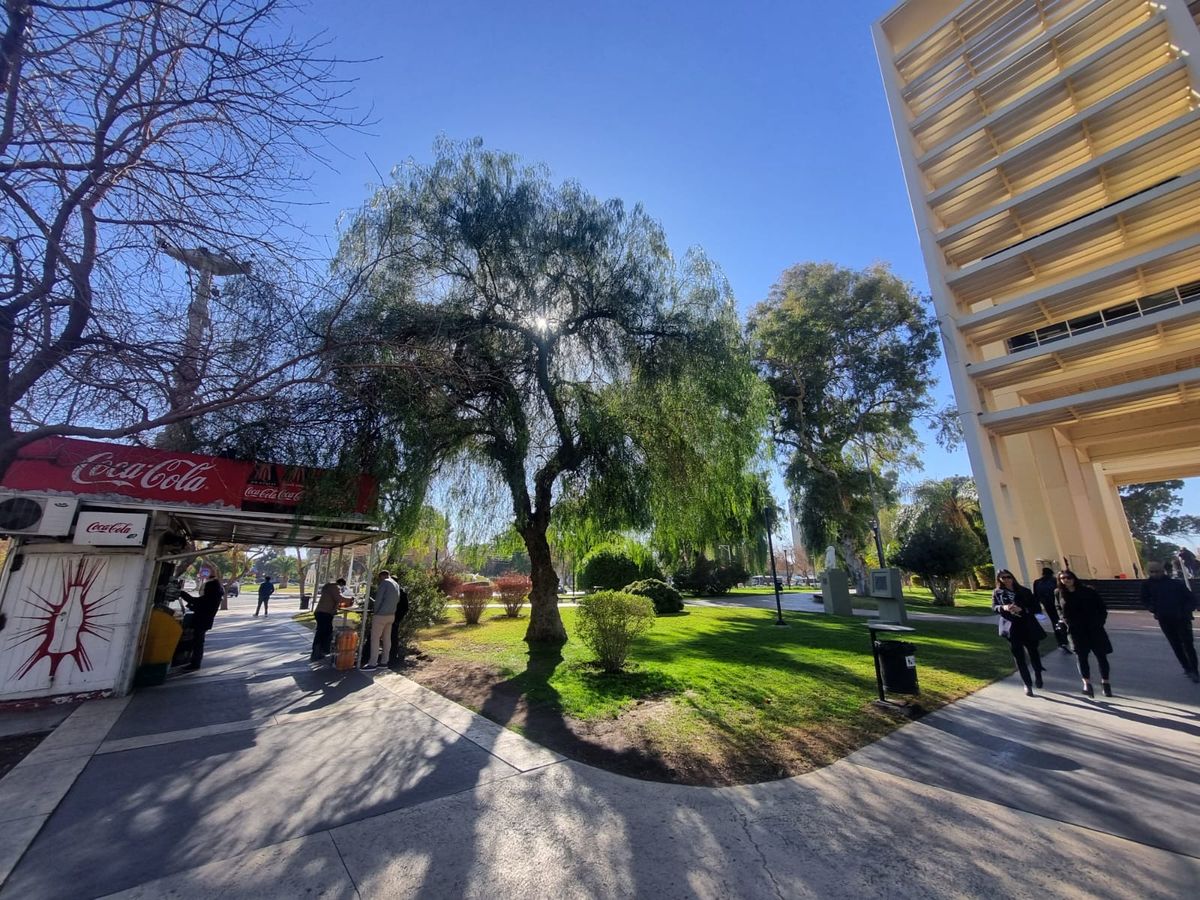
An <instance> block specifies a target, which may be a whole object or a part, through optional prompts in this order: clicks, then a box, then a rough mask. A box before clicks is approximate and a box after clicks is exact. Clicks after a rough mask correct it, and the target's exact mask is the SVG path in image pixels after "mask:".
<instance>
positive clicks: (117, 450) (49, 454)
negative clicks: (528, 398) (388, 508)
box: [0, 437, 375, 515]
mask: <svg viewBox="0 0 1200 900" xmlns="http://www.w3.org/2000/svg"><path fill="white" fill-rule="evenodd" d="M328 474H329V473H327V472H324V471H323V470H321V469H305V468H300V467H298V466H282V465H279V464H277V463H263V462H247V461H244V460H236V459H222V458H220V457H216V456H198V455H196V454H193V453H173V452H170V451H166V450H152V449H149V448H146V447H127V446H124V445H122V444H103V443H99V442H97V441H79V440H74V439H72V438H59V437H51V438H42V439H41V440H38V441H34V442H33V443H31V444H29V445H27V446H26V447H24V448H22V449H21V451H20V453H19V455H18V457H17V459H16V461H15V462H14V463H13V464H12V465H11V466H9V468H8V471H7V472H6V473H5V474H4V477H3V479H0V487H6V488H10V489H12V490H18V491H31V492H39V493H45V492H50V493H56V492H61V493H71V494H81V495H106V494H107V495H117V496H121V497H137V498H138V499H141V500H153V501H159V502H162V503H166V504H169V505H177V504H183V505H187V506H203V507H216V508H222V509H234V510H244V511H248V512H274V513H290V512H295V511H296V510H297V508H298V507H299V505H300V503H301V501H303V500H304V498H305V496H306V493H307V492H308V491H310V490H311V489H312V488H313V486H314V485H315V484H316V483H317V482H318V481H320V480H321V478H322V476H323V475H328ZM345 494H347V495H348V496H341V495H340V493H338V492H331V491H329V490H323V491H322V494H321V498H320V504H319V505H320V512H321V513H322V514H326V515H328V514H335V513H336V514H341V515H345V514H351V513H359V514H362V513H366V512H368V511H369V510H370V509H371V506H372V504H373V502H374V494H375V484H374V481H373V480H372V479H370V478H367V477H365V476H364V477H362V478H359V479H358V480H357V483H356V484H355V485H354V486H353V487H352V488H351V489H349V490H347V491H345Z"/></svg>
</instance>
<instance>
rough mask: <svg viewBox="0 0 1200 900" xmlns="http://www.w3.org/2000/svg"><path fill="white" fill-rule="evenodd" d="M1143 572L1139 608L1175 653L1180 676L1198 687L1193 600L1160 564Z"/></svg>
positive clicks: (1194, 602)
mask: <svg viewBox="0 0 1200 900" xmlns="http://www.w3.org/2000/svg"><path fill="white" fill-rule="evenodd" d="M1146 569H1147V574H1148V575H1149V576H1150V577H1149V578H1148V579H1147V580H1146V581H1144V582H1142V606H1144V607H1146V609H1148V610H1150V612H1152V613H1154V618H1155V619H1157V620H1158V627H1159V628H1161V629H1162V633H1163V634H1164V635H1166V638H1167V642H1168V643H1169V644H1170V645H1171V649H1172V650H1174V651H1175V658H1176V659H1178V660H1179V664H1180V665H1181V666H1183V673H1184V674H1185V675H1187V676H1188V678H1190V679H1192V681H1195V682H1197V683H1200V671H1197V667H1196V641H1195V637H1194V636H1193V634H1192V613H1193V612H1195V610H1196V598H1195V596H1194V595H1193V594H1192V592H1191V591H1189V590H1188V589H1187V588H1186V587H1185V586H1184V584H1183V582H1182V581H1175V580H1173V579H1171V578H1168V577H1167V573H1166V567H1165V566H1163V564H1162V563H1161V562H1158V561H1155V562H1152V563H1150V564H1149V565H1148V566H1147V567H1146Z"/></svg>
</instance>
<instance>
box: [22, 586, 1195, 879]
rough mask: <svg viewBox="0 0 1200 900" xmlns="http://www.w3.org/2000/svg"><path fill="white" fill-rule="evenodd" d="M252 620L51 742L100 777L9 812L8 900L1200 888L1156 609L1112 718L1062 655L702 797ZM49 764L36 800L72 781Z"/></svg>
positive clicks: (233, 625) (1190, 772)
mask: <svg viewBox="0 0 1200 900" xmlns="http://www.w3.org/2000/svg"><path fill="white" fill-rule="evenodd" d="M234 606H235V608H234V610H231V611H230V612H229V613H222V614H221V616H220V617H219V618H218V623H219V627H218V628H217V629H216V630H215V631H214V633H213V634H212V636H211V638H210V647H211V654H210V655H209V656H207V657H206V666H205V669H204V670H202V671H201V672H200V673H196V674H193V675H188V676H184V677H182V678H179V679H177V680H174V681H173V682H172V683H171V684H170V685H169V686H165V687H162V688H157V689H153V690H147V691H142V692H139V693H138V694H137V695H135V696H134V697H133V698H132V700H121V701H102V702H100V703H94V704H85V705H84V706H83V707H81V708H80V710H79V711H77V712H76V713H75V714H74V715H72V717H71V718H70V719H68V720H67V722H66V723H65V724H64V725H63V726H61V728H60V729H59V731H56V732H55V735H52V736H51V738H48V739H47V742H50V741H52V740H54V738H57V737H58V736H59V734H60V733H65V735H66V736H65V737H64V738H62V739H61V740H60V741H59V742H58V747H57V751H55V747H54V746H51V748H50V750H51V752H58V753H59V754H63V753H66V754H67V755H68V756H69V757H70V759H69V762H70V766H69V767H68V768H74V767H76V766H78V771H77V772H76V775H75V776H72V777H73V778H74V781H73V784H68V785H67V787H68V788H69V790H65V796H63V797H62V798H61V802H58V800H54V801H53V802H50V801H49V800H47V801H45V802H43V803H42V805H41V806H38V807H37V811H36V812H29V810H26V812H27V813H28V815H23V816H10V822H9V823H8V824H6V825H5V826H4V827H5V829H11V830H12V831H21V830H22V829H23V830H24V831H26V832H28V831H30V830H33V831H34V832H35V833H36V838H34V839H33V841H32V844H30V845H29V847H28V850H27V851H25V852H24V854H23V856H22V857H21V858H20V862H19V863H17V864H16V867H15V868H14V869H13V871H12V873H11V875H10V876H9V877H8V880H7V881H6V882H5V883H4V886H3V890H2V891H0V897H98V896H105V895H114V894H115V895H117V896H122V897H145V898H160V897H222V898H225V897H247V898H250V897H254V898H269V897H280V898H284V897H287V898H292V897H297V896H306V897H347V898H350V897H364V898H385V897H429V898H440V897H488V898H506V897H520V898H526V897H555V898H573V897H629V896H635V895H637V896H648V897H649V896H653V897H656V898H658V897H664V898H670V897H680V898H682V897H753V898H757V897H789V898H790V897H820V898H840V897H855V898H858V897H875V896H883V897H963V896H987V897H1039V898H1042V897H1059V896H1088V897H1129V898H1134V897H1136V898H1151V897H1163V898H1168V897H1171V898H1177V897H1183V896H1192V895H1194V892H1195V889H1196V885H1197V884H1200V753H1198V752H1197V747H1198V746H1200V742H1198V741H1197V737H1200V687H1198V686H1196V685H1193V684H1191V682H1189V681H1187V680H1185V679H1184V678H1183V677H1182V676H1181V675H1179V674H1177V673H1176V672H1175V667H1174V663H1173V662H1172V663H1170V664H1168V662H1167V654H1168V652H1169V651H1168V650H1167V647H1166V644H1165V641H1164V640H1163V638H1162V637H1161V635H1160V634H1158V632H1157V629H1156V628H1154V626H1153V623H1152V622H1150V621H1149V620H1148V619H1147V618H1146V617H1144V616H1142V615H1140V614H1114V615H1113V617H1112V626H1113V627H1112V633H1113V639H1114V643H1115V644H1116V645H1117V651H1118V652H1117V654H1116V655H1115V656H1114V657H1113V662H1114V669H1115V671H1114V682H1115V684H1116V685H1117V688H1118V692H1119V694H1120V696H1119V697H1117V698H1114V699H1113V700H1111V701H1102V700H1100V699H1097V700H1096V701H1088V700H1087V699H1086V698H1082V697H1080V696H1079V695H1078V694H1077V693H1076V690H1077V682H1076V681H1075V678H1074V672H1073V664H1072V661H1071V657H1068V656H1063V655H1061V654H1059V653H1058V651H1054V655H1053V656H1049V657H1048V664H1049V671H1048V678H1047V689H1046V691H1045V692H1043V694H1042V696H1039V697H1038V698H1035V699H1029V698H1026V697H1024V696H1023V694H1022V693H1021V691H1020V689H1019V687H1018V685H1017V684H1016V683H1015V681H1014V680H1013V679H1007V680H1005V681H1003V682H999V683H997V684H995V685H992V686H991V687H989V688H986V689H985V690H983V691H980V692H979V693H978V694H976V695H974V696H973V697H971V698H969V699H967V700H965V701H963V702H960V703H958V704H955V705H954V706H952V707H949V708H947V709H945V710H943V711H941V712H938V713H935V714H933V715H930V716H927V717H925V718H924V719H922V720H921V721H919V722H916V723H913V724H910V725H908V726H906V727H904V728H902V729H900V730H899V731H898V732H896V733H894V734H893V735H891V736H889V737H888V738H885V739H884V740H882V741H879V742H877V743H876V744H874V745H871V746H869V747H867V748H864V749H863V750H861V751H859V752H858V753H855V754H853V755H851V756H850V757H848V758H846V759H845V760H842V761H841V762H839V763H837V764H835V765H832V766H829V767H827V768H825V769H822V770H820V771H818V772H814V773H812V774H810V775H806V776H802V777H799V778H793V779H788V780H785V781H779V782H772V783H767V784H761V785H754V786H748V787H741V788H722V789H704V788H689V787H680V786H674V785H663V784H653V783H647V782H639V781H634V780H631V779H627V778H623V777H620V776H616V775H611V774H609V773H606V772H601V771H599V770H596V769H592V768H589V767H587V766H583V765H579V764H577V763H573V762H569V761H564V760H562V759H561V758H559V757H557V756H555V755H554V754H552V753H549V752H548V751H545V750H543V749H541V748H539V747H537V746H536V745H533V744H531V743H529V742H527V741H525V740H524V739H523V738H521V737H520V736H519V735H516V734H513V733H512V732H508V731H504V730H503V729H499V728H498V727H497V726H495V725H493V724H492V723H489V722H486V721H484V720H481V719H479V717H477V716H474V715H473V714H471V713H469V712H467V711H466V710H463V709H462V708H461V707H458V706H456V705H455V704H453V703H450V702H449V701H446V700H444V699H443V698H441V697H439V696H437V695H436V694H432V693H431V692H429V691H426V690H425V689H423V688H421V687H419V686H418V685H415V684H414V683H412V682H410V681H408V680H407V679H405V678H402V677H400V676H398V675H395V674H393V673H387V674H380V675H376V676H375V677H374V678H369V677H368V676H366V675H364V674H362V673H357V672H352V673H347V674H345V675H339V674H337V673H333V672H330V671H328V670H324V669H318V670H315V671H314V670H312V669H310V667H309V666H308V665H307V664H306V662H305V656H306V653H307V643H308V641H307V634H305V633H301V632H299V631H297V627H296V626H295V625H293V624H292V623H290V622H288V621H287V619H286V616H285V615H283V614H282V613H283V610H279V611H278V612H277V613H276V614H275V615H272V616H271V618H270V619H267V620H263V619H261V618H260V619H254V618H252V617H250V616H249V615H247V614H246V612H245V611H242V610H248V609H250V608H252V604H246V603H238V602H235V604H234ZM250 642H253V643H250ZM106 704H107V705H106ZM89 710H94V712H90V713H89V712H88V711H89ZM85 713H87V715H86V716H85V715H84V714H85ZM77 716H78V717H81V718H80V720H79V723H78V724H75V723H76V717H77ZM89 717H90V718H89ZM100 720H105V722H106V724H104V725H103V726H102V725H100V724H98V723H99V722H100ZM72 728H74V729H75V730H74V732H73V733H74V735H75V736H74V737H71V734H72V732H71V729H72ZM101 728H103V729H104V730H105V733H104V734H102V735H100V736H99V737H97V732H98V731H99V730H101ZM64 729H65V730H66V731H65V732H64ZM44 746H45V744H43V747H44ZM77 747H84V748H87V747H92V749H91V750H84V751H79V752H73V751H72V748H77ZM40 753H42V748H41V747H39V748H38V750H36V751H35V752H34V754H32V755H31V756H30V757H29V758H28V759H27V760H26V761H25V763H23V764H22V767H23V768H24V770H25V772H26V773H27V774H26V775H25V776H23V777H25V779H26V787H28V780H29V779H30V778H31V777H36V774H37V773H39V772H42V771H45V770H46V769H47V766H52V765H53V764H54V762H53V757H51V758H50V759H46V760H41V759H39V758H38V754H40ZM81 754H82V755H81ZM18 771H20V769H18V770H14V774H16V773H17V772H18ZM12 777H13V775H10V776H9V777H8V778H5V779H4V780H3V781H0V808H6V804H5V802H4V800H5V796H4V795H5V790H6V787H7V786H8V785H9V779H11V778H12ZM14 784H16V782H14ZM18 786H19V785H18ZM47 807H48V808H47ZM18 811H19V810H18ZM39 819H40V821H39ZM34 822H37V823H38V824H37V828H33V825H32V824H31V823H34ZM14 861H15V860H14Z"/></svg>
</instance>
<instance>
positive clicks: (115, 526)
mask: <svg viewBox="0 0 1200 900" xmlns="http://www.w3.org/2000/svg"><path fill="white" fill-rule="evenodd" d="M87 532H88V534H132V533H133V526H132V525H131V524H130V523H128V522H92V523H91V524H90V525H88V527H87Z"/></svg>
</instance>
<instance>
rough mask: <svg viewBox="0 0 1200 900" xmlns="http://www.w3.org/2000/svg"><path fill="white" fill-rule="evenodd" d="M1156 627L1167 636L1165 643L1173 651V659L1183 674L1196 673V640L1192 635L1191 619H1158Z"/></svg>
mask: <svg viewBox="0 0 1200 900" xmlns="http://www.w3.org/2000/svg"><path fill="white" fill-rule="evenodd" d="M1158 627H1159V628H1161V629H1162V633H1163V634H1165V635H1166V636H1167V642H1168V643H1169V644H1170V645H1171V649H1172V650H1174V651H1175V658H1176V659H1177V660H1179V664H1180V665H1181V666H1183V671H1185V672H1195V671H1196V639H1195V637H1194V636H1193V634H1192V620H1191V619H1159V620H1158Z"/></svg>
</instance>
